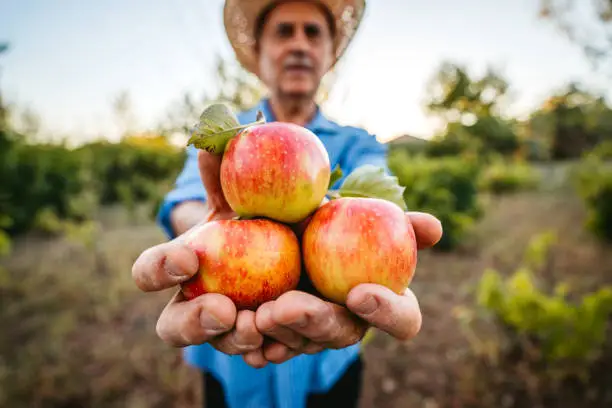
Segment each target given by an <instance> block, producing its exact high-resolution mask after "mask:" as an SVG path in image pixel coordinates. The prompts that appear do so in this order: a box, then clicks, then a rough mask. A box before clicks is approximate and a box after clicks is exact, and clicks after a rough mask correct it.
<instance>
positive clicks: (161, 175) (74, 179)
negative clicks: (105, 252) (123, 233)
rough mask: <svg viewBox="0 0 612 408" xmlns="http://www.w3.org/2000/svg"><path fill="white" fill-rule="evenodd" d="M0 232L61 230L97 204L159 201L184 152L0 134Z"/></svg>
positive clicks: (84, 216)
mask: <svg viewBox="0 0 612 408" xmlns="http://www.w3.org/2000/svg"><path fill="white" fill-rule="evenodd" d="M0 144H1V145H2V146H3V148H2V149H1V152H2V153H0V156H1V157H0V158H1V159H2V160H1V161H0V179H2V180H3V182H2V184H0V218H2V220H3V222H2V225H1V226H0V231H3V232H4V234H8V235H17V234H20V233H23V232H26V231H28V230H32V229H37V230H39V231H44V232H48V233H63V232H66V231H67V230H71V229H74V228H76V226H77V225H78V224H80V223H82V222H85V221H86V220H88V219H91V218H92V216H93V215H94V212H95V211H96V208H97V207H98V206H99V205H107V204H115V203H121V204H123V205H124V206H126V207H128V208H133V207H134V205H135V204H136V203H142V202H146V203H152V204H155V203H159V201H160V198H161V197H162V196H163V194H164V193H165V191H167V189H168V187H169V185H170V184H171V183H172V181H173V180H174V178H175V177H176V174H177V173H178V172H179V171H180V169H181V167H182V165H183V160H184V156H183V154H184V153H182V152H180V151H179V150H177V149H175V148H172V147H171V146H169V145H167V144H165V145H163V146H161V147H160V146H156V145H155V144H153V145H152V146H147V145H139V144H138V143H135V142H134V140H133V139H130V140H125V141H122V142H120V143H110V142H94V143H90V144H87V145H85V146H83V147H80V148H79V149H76V150H72V149H69V148H68V147H66V146H65V145H61V144H26V143H22V142H21V141H20V140H19V138H17V137H14V135H13V134H12V133H10V132H8V131H3V132H2V133H0Z"/></svg>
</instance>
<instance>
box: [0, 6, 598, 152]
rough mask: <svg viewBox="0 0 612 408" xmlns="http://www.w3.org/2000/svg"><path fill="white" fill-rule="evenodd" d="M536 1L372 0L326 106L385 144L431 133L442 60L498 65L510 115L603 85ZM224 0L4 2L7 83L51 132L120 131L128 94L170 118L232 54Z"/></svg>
mask: <svg viewBox="0 0 612 408" xmlns="http://www.w3.org/2000/svg"><path fill="white" fill-rule="evenodd" d="M538 2H539V0H496V1H490V0H463V1H461V2H458V1H454V0H430V1H427V2H425V1H416V0H378V1H376V2H374V1H370V2H369V5H368V12H367V15H366V18H365V20H364V22H363V25H362V27H361V30H360V32H359V33H358V35H357V37H356V39H355V41H354V42H353V44H352V46H351V48H350V50H349V52H348V53H347V54H346V55H345V57H346V58H345V60H343V65H342V75H341V78H340V82H339V84H338V86H339V89H338V90H339V91H340V90H342V91H346V90H348V91H349V93H348V96H347V98H346V99H345V100H341V99H340V98H338V99H333V100H332V101H330V103H329V105H328V106H327V110H326V113H327V114H328V115H329V116H331V117H332V118H333V119H335V120H337V121H338V122H339V123H341V124H347V125H358V126H363V127H365V128H366V129H368V130H369V131H370V132H371V133H373V134H376V135H377V136H378V137H379V138H380V139H381V140H387V139H389V138H391V137H394V136H397V135H399V134H403V133H410V134H413V135H416V136H421V137H428V136H429V135H430V134H431V133H432V131H433V129H432V124H431V122H430V121H429V120H428V119H427V117H426V116H425V112H424V110H423V108H422V105H423V98H424V96H425V86H426V84H427V81H428V80H429V78H430V77H431V76H432V75H433V74H434V72H435V69H436V68H437V67H438V65H439V64H440V62H441V61H442V60H446V59H448V60H453V61H456V62H458V63H461V64H465V65H466V66H468V67H469V68H470V70H474V72H477V73H478V72H481V71H482V70H483V69H484V68H485V67H486V66H487V64H494V65H495V66H499V67H501V68H502V69H503V71H502V72H503V73H504V74H505V75H506V76H507V78H508V79H509V81H510V84H511V86H512V92H513V94H514V95H515V104H514V105H513V109H514V111H515V112H526V111H528V110H529V109H532V108H534V107H536V106H537V105H538V104H539V103H541V102H542V100H543V99H545V98H546V97H547V96H548V95H550V93H551V92H553V91H554V90H556V89H559V88H560V87H562V86H563V85H565V84H566V83H568V82H569V81H571V80H576V81H582V82H585V83H586V84H589V85H593V86H597V85H600V84H601V82H598V79H597V77H596V76H594V75H593V73H592V71H591V69H590V66H589V64H588V62H587V61H586V59H585V58H584V56H583V54H582V52H581V50H580V49H579V48H578V47H577V46H575V45H573V44H571V43H569V42H568V41H567V40H566V39H565V38H564V37H563V36H562V35H561V34H559V32H558V31H557V30H556V29H555V28H554V27H553V26H552V25H551V24H549V23H547V22H544V21H541V20H538V18H537V4H538ZM222 4H223V2H222V0H172V1H170V0H106V1H94V0H88V1H77V0H53V1H49V0H3V1H2V2H0V41H2V40H4V41H9V42H10V43H11V50H10V51H9V52H8V53H7V54H5V55H4V56H3V57H2V58H1V59H0V66H1V67H2V76H1V77H0V81H1V82H0V86H2V89H3V90H4V94H5V96H6V98H7V99H8V101H9V102H12V103H16V104H18V105H20V106H24V107H25V106H29V107H31V108H32V109H34V110H35V111H36V112H37V113H39V114H40V115H41V117H42V120H43V125H44V129H45V130H49V131H57V132H62V133H66V134H69V135H71V136H72V137H75V138H80V139H87V138H90V137H92V136H94V135H99V134H106V135H108V136H109V137H111V138H112V137H114V136H115V135H114V134H113V131H114V127H113V123H112V122H113V116H112V110H111V103H112V100H113V98H114V97H115V96H116V95H117V94H118V93H119V92H120V91H121V90H127V91H129V92H130V96H131V98H132V101H133V104H134V108H135V111H136V114H137V115H138V116H137V117H138V119H139V122H138V123H139V124H140V125H142V126H143V127H145V128H146V126H151V125H154V124H155V123H157V120H156V119H157V118H160V117H164V116H165V113H166V112H167V109H168V108H169V107H170V105H171V103H172V102H173V101H176V100H177V99H178V98H180V97H181V96H182V95H183V93H184V92H185V91H193V92H194V93H196V94H199V93H201V92H202V91H203V90H205V89H207V88H208V87H211V86H213V85H212V84H211V83H210V74H209V73H210V70H211V69H212V66H211V64H212V62H213V56H214V53H215V52H217V51H221V52H222V53H224V54H226V55H228V53H229V52H230V48H229V44H228V42H227V40H226V38H225V36H224V31H223V26H222V21H221V8H222Z"/></svg>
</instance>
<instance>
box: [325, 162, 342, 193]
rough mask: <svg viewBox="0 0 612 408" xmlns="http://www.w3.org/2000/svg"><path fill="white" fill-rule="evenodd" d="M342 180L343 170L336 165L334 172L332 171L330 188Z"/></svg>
mask: <svg viewBox="0 0 612 408" xmlns="http://www.w3.org/2000/svg"><path fill="white" fill-rule="evenodd" d="M341 178H342V169H341V168H340V166H339V165H338V164H336V167H334V170H333V171H332V173H331V175H330V178H329V187H328V188H331V186H333V185H334V184H335V183H336V181H338V180H340V179H341Z"/></svg>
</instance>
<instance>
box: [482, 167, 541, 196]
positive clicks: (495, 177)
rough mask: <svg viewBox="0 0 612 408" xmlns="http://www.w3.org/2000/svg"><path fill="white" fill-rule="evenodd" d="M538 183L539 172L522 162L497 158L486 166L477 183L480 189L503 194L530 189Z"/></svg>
mask: <svg viewBox="0 0 612 408" xmlns="http://www.w3.org/2000/svg"><path fill="white" fill-rule="evenodd" d="M539 184H540V177H539V173H537V172H536V171H535V169H534V168H533V167H532V166H531V165H529V164H527V163H524V162H519V161H505V160H498V161H495V162H494V163H492V164H490V165H488V166H486V168H485V169H484V170H483V172H482V176H481V179H480V183H479V188H480V189H481V191H488V192H491V193H493V194H503V193H509V192H515V191H521V190H531V189H535V188H537V187H538V185H539Z"/></svg>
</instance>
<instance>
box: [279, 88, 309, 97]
mask: <svg viewBox="0 0 612 408" xmlns="http://www.w3.org/2000/svg"><path fill="white" fill-rule="evenodd" d="M315 93H316V90H313V88H312V87H286V88H283V89H281V94H282V95H284V96H285V97H288V98H292V99H311V98H313V97H314V95H315Z"/></svg>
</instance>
